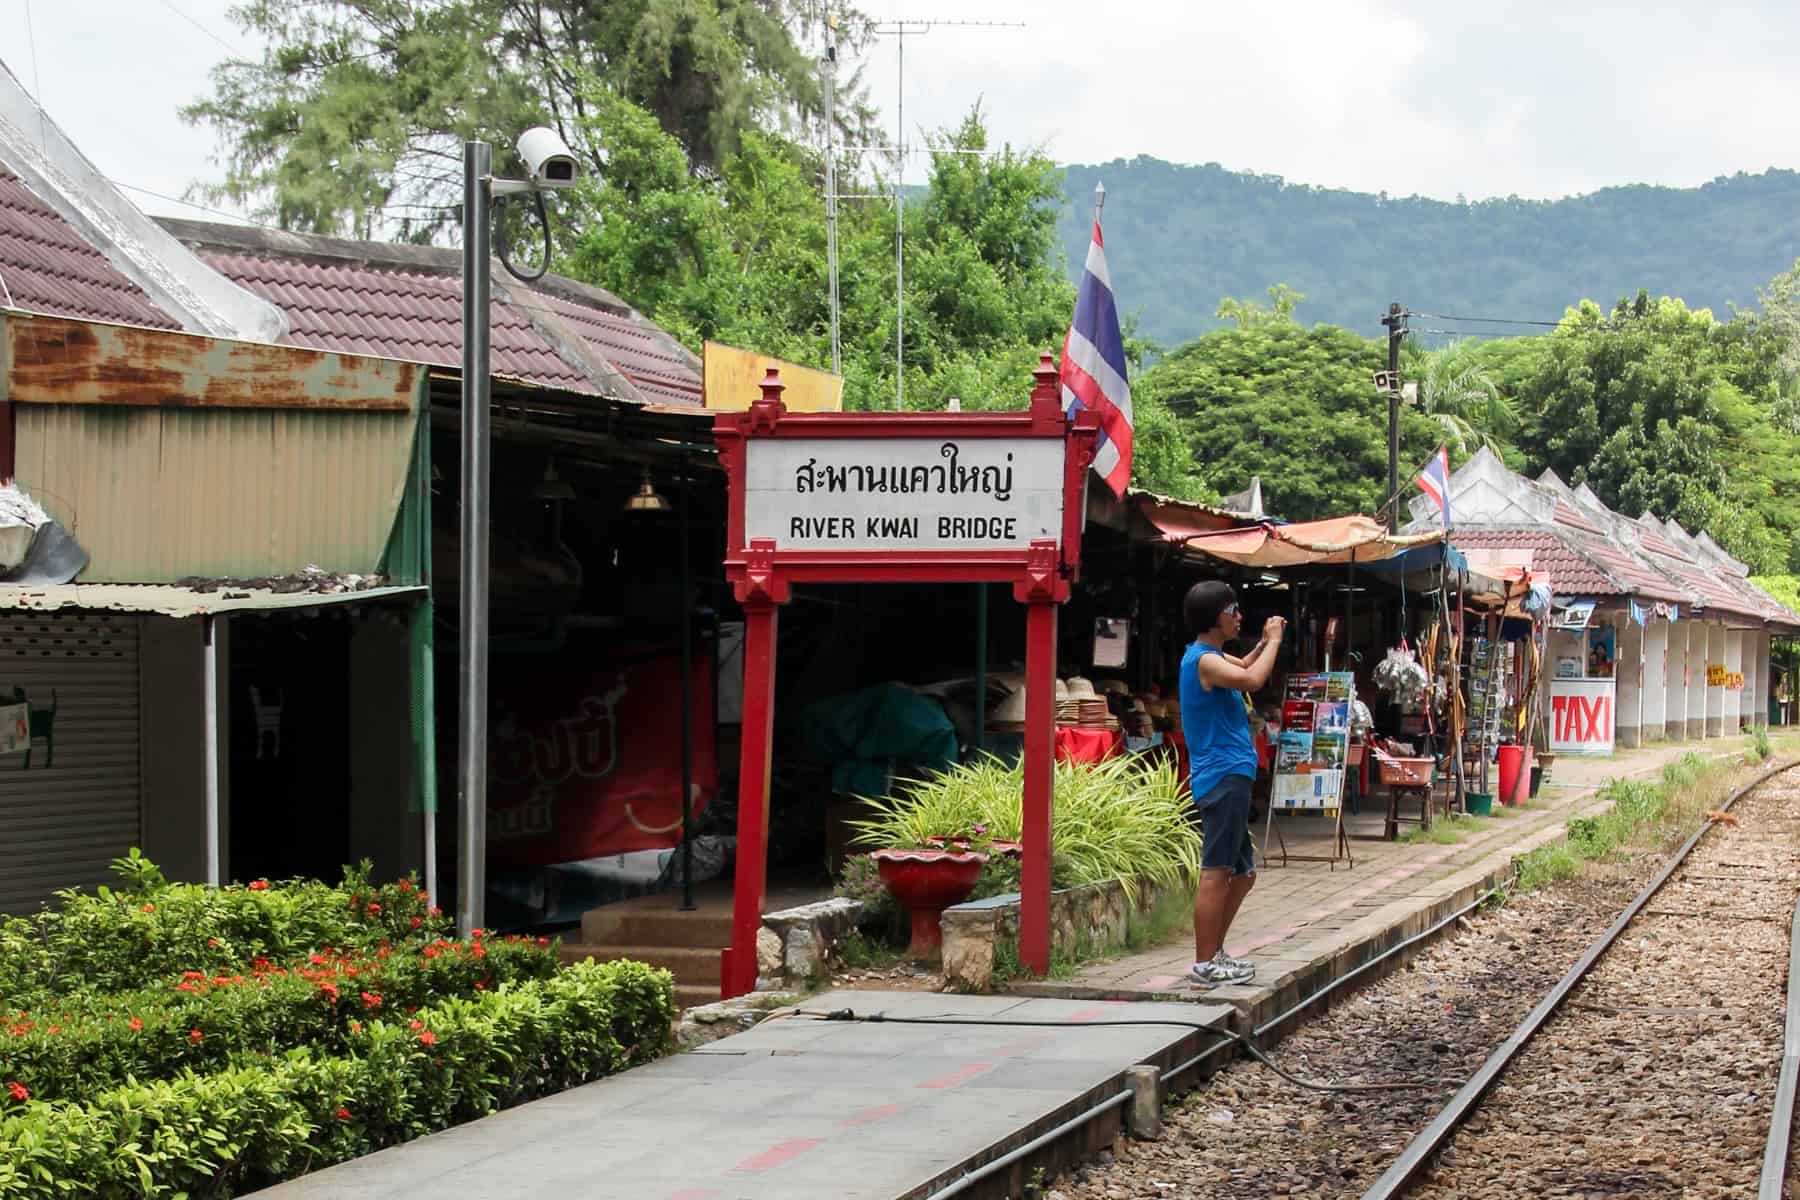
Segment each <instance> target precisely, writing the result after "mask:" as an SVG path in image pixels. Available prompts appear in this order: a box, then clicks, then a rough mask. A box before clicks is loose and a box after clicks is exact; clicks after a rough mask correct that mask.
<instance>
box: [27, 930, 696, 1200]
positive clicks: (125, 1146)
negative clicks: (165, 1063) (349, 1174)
mask: <svg viewBox="0 0 1800 1200" xmlns="http://www.w3.org/2000/svg"><path fill="white" fill-rule="evenodd" d="M674 1017H675V1002H674V987H673V982H672V980H671V979H670V977H669V975H668V973H667V972H665V971H659V970H653V969H651V968H649V967H646V966H644V965H642V964H640V963H630V962H615V963H605V964H599V965H596V964H594V963H591V962H590V963H586V964H583V965H581V966H579V967H574V968H570V969H569V970H566V971H563V972H560V973H558V974H557V975H555V976H553V977H551V978H549V979H541V980H529V981H524V982H520V983H516V984H507V985H503V986H501V987H500V988H498V989H497V990H494V991H489V992H483V993H480V994H478V995H476V996H474V997H472V998H453V999H449V1000H446V1001H443V1002H442V1003H439V1004H437V1005H433V1006H430V1007H428V1008H422V1009H420V1010H419V1011H418V1013H417V1014H416V1015H414V1016H413V1017H411V1018H410V1019H408V1018H404V1017H401V1018H397V1019H375V1020H371V1021H369V1022H367V1023H364V1024H361V1025H360V1027H359V1028H357V1029H356V1030H354V1031H353V1032H352V1033H351V1035H350V1041H349V1044H348V1047H347V1052H346V1053H345V1054H342V1055H332V1054H327V1053H324V1052H322V1051H320V1050H318V1049H315V1048H312V1047H300V1048H297V1049H293V1050H289V1051H287V1052H285V1053H283V1054H279V1055H276V1054H270V1055H256V1054H246V1055H242V1056H239V1057H238V1058H236V1059H234V1061H233V1063H232V1064H231V1065H230V1066H228V1067H226V1068H224V1069H221V1070H217V1071H212V1072H210V1073H206V1074H199V1073H193V1072H188V1073H184V1074H181V1075H179V1076H177V1077H175V1078H173V1079H168V1080H158V1081H152V1082H148V1083H137V1082H130V1083H126V1084H122V1085H120V1086H118V1087H114V1088H111V1089H108V1090H106V1091H103V1092H100V1093H98V1094H96V1095H94V1096H93V1097H91V1098H90V1099H89V1100H87V1101H86V1102H85V1103H79V1104H77V1103H46V1102H44V1101H41V1100H38V1099H35V1098H28V1099H24V1100H18V1099H16V1095H17V1093H16V1092H14V1093H13V1095H14V1097H15V1098H14V1099H12V1100H8V1099H7V1098H6V1095H5V1094H4V1093H0V1104H3V1105H5V1110H6V1113H5V1115H4V1116H3V1117H0V1198H5V1200H11V1198H13V1197H20V1198H37V1197H46V1198H47V1197H66V1196H70V1195H84V1196H100V1197H111V1196H177V1195H183V1194H185V1195H188V1196H194V1197H223V1196H231V1195H235V1194H237V1193H239V1192H244V1191H249V1190H252V1189H255V1188H258V1187H263V1186H267V1185H269V1184H273V1183H276V1182H279V1181H281V1180H283V1179H287V1178H291V1177H293V1176H295V1175H299V1174H301V1173H303V1172H306V1171H309V1170H313V1169H316V1168H318V1167H322V1166H325V1165H328V1164H330V1163H334V1162H341V1161H344V1160H345V1159H349V1158H354V1157H356V1156H358V1155H361V1154H367V1153H369V1152H371V1151H373V1150H377V1149H380V1148H382V1147H383V1146H388V1145H393V1144H396V1143H398V1142H403V1141H406V1140H408V1139H409V1138H412V1137H415V1136H418V1135H420V1134H422V1133H426V1132H430V1131H433V1130H437V1129H441V1128H443V1127H445V1126H447V1125H450V1124H454V1123H457V1122H460V1121H465V1120H470V1119H473V1118H475V1117H479V1116H482V1115H484V1114H486V1113H489V1112H493V1111H495V1110H496V1109H499V1108H502V1107H505V1106H507V1105H511V1104H516V1103H519V1102H522V1101H525V1100H529V1099H533V1098H535V1097H537V1096H542V1095H547V1094H549V1093H551V1092H555V1091H560V1090H562V1089H565V1088H568V1087H572V1086H575V1085H576V1084H580V1083H584V1082H587V1081H589V1080H592V1079H597V1078H600V1077H601V1076H604V1075H608V1074H611V1073H613V1072H616V1071H619V1070H622V1069H624V1068H626V1067H630V1066H634V1065H636V1064H638V1063H642V1062H648V1061H650V1060H652V1059H654V1058H656V1057H658V1056H660V1055H662V1054H664V1053H666V1052H667V1051H668V1050H669V1048H670V1040H671V1036H672V1030H671V1024H672V1022H673V1020H674ZM21 1090H22V1089H21Z"/></svg>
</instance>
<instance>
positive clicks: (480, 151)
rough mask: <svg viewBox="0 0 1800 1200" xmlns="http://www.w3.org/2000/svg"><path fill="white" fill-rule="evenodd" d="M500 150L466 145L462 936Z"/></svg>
mask: <svg viewBox="0 0 1800 1200" xmlns="http://www.w3.org/2000/svg"><path fill="white" fill-rule="evenodd" d="M491 161H492V152H491V151H490V149H489V147H488V144H487V143H486V142H465V143H464V144H463V262H462V267H463V297H462V300H463V311H462V318H463V346H462V463H461V468H462V475H461V481H462V482H461V499H462V514H461V516H462V543H461V545H462V557H461V560H460V562H459V563H458V565H457V573H458V579H457V593H458V595H457V613H456V622H457V629H456V636H457V642H458V646H457V665H458V668H459V669H458V671H457V681H456V682H457V693H458V694H457V746H456V753H457V764H456V784H457V805H456V818H457V826H458V829H457V838H456V929H457V932H458V933H459V934H461V935H462V936H463V937H468V936H469V932H470V930H473V929H479V928H481V926H482V924H483V923H484V920H485V917H484V915H483V905H484V901H485V900H486V892H487V751H488V562H489V558H488V554H489V542H488V512H489V495H488V486H489V483H490V480H491V473H492V467H491V464H490V459H489V434H488V430H489V426H490V422H491V418H492V407H491V405H490V402H489V397H490V395H491V392H490V388H491V385H492V380H491V378H490V377H489V375H488V353H489V351H488V334H489V330H488V297H489V294H490V292H489V279H488V276H489V271H490V269H491V268H490V265H489V262H488V253H489V246H490V244H491V242H490V238H491V236H492V212H493V192H492V191H491V190H490V185H489V182H488V180H489V176H490V175H491V173H492V169H491V167H490V165H489V164H490V163H491Z"/></svg>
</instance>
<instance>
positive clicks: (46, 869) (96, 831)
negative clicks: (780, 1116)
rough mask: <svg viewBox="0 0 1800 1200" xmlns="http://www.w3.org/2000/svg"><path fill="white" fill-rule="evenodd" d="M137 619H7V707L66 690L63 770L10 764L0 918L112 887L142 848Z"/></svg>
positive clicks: (37, 762)
mask: <svg viewBox="0 0 1800 1200" xmlns="http://www.w3.org/2000/svg"><path fill="white" fill-rule="evenodd" d="M138 623H139V618H138V617H137V616H135V615H130V614H119V613H93V614H85V615H79V616H68V615H61V614H55V615H52V614H40V613H18V612H15V613H7V614H4V615H0V702H5V703H10V702H11V697H12V690H13V689H14V688H15V687H22V688H24V689H25V690H26V692H27V693H28V695H29V696H30V699H31V704H32V707H34V708H41V707H48V706H49V704H50V694H51V692H52V691H54V692H55V693H56V705H57V712H56V719H55V722H54V724H55V739H56V755H55V760H54V764H53V765H52V766H50V767H48V768H46V767H45V765H44V764H45V759H46V750H45V747H44V746H43V744H42V743H35V744H34V745H33V748H32V753H31V769H30V770H26V769H25V768H24V762H25V756H24V755H23V754H11V755H7V756H5V757H0V913H10V914H22V913H29V912H34V911H36V910H37V908H38V905H39V904H40V903H42V902H43V901H45V900H48V899H50V897H51V893H52V892H54V891H56V890H57V889H58V888H65V887H92V886H93V885H94V884H97V883H105V882H108V881H109V880H110V878H111V872H110V871H108V870H107V864H108V863H110V862H111V861H112V860H113V859H115V858H118V857H120V856H121V855H123V854H125V852H126V851H127V850H129V849H130V848H131V847H132V846H134V845H137V844H138V821H139V810H138V793H139V788H138V779H139V769H138Z"/></svg>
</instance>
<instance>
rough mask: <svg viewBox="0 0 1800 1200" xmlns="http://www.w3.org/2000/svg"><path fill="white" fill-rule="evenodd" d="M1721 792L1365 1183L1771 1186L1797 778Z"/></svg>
mask: <svg viewBox="0 0 1800 1200" xmlns="http://www.w3.org/2000/svg"><path fill="white" fill-rule="evenodd" d="M1792 766H1793V764H1790V766H1789V767H1788V768H1781V769H1779V770H1777V771H1773V772H1770V773H1768V774H1766V775H1764V776H1763V777H1762V778H1761V779H1759V780H1757V781H1754V782H1752V783H1751V784H1749V785H1747V786H1745V787H1744V788H1742V789H1741V790H1739V791H1738V792H1736V793H1734V794H1733V795H1732V796H1731V797H1730V798H1729V799H1728V800H1727V801H1726V802H1725V804H1724V805H1723V806H1722V811H1721V813H1720V815H1718V816H1716V817H1712V818H1709V819H1708V820H1707V821H1706V823H1705V824H1704V825H1703V826H1702V827H1701V828H1700V829H1699V830H1698V831H1696V832H1695V834H1694V835H1693V837H1691V838H1690V839H1689V840H1688V841H1687V843H1686V844H1684V845H1683V846H1682V847H1681V849H1680V850H1678V851H1677V852H1676V853H1675V854H1674V855H1672V856H1671V858H1670V860H1669V861H1668V863H1667V865H1665V866H1664V868H1663V869H1662V870H1661V871H1660V872H1658V873H1657V875H1656V876H1655V877H1654V878H1653V879H1652V880H1651V881H1650V882H1649V883H1648V884H1647V885H1645V887H1644V888H1643V889H1642V890H1641V891H1640V892H1639V893H1638V894H1637V895H1636V896H1635V897H1634V898H1633V899H1632V901H1631V902H1630V903H1629V904H1628V905H1626V907H1625V908H1624V910H1623V911H1622V912H1620V913H1619V915H1618V917H1617V919H1615V920H1614V921H1613V923H1612V925H1611V926H1610V927H1609V928H1608V929H1607V930H1606V932H1605V933H1604V934H1603V935H1602V936H1601V937H1600V938H1599V939H1597V940H1596V941H1595V942H1594V943H1593V944H1592V945H1591V946H1590V947H1589V948H1588V949H1587V951H1586V952H1585V953H1584V954H1583V955H1582V956H1581V957H1580V959H1578V960H1577V961H1576V963H1575V964H1574V966H1572V967H1571V968H1570V969H1569V970H1568V971H1567V972H1566V973H1565V974H1564V975H1563V976H1562V978H1561V979H1559V980H1558V981H1557V982H1556V984H1555V986H1554V987H1552V988H1551V989H1550V990H1549V992H1548V993H1547V994H1546V995H1545V996H1544V997H1543V999H1542V1000H1540V1001H1539V1002H1538V1004H1537V1005H1536V1006H1535V1007H1534V1008H1533V1009H1532V1010H1531V1012H1530V1013H1529V1014H1527V1016H1526V1018H1525V1019H1524V1021H1522V1022H1521V1023H1520V1024H1519V1026H1518V1028H1516V1029H1515V1030H1514V1031H1513V1033H1512V1034H1511V1035H1510V1036H1509V1037H1508V1038H1507V1039H1506V1040H1505V1041H1504V1042H1502V1043H1501V1045H1500V1046H1499V1048H1498V1049H1496V1050H1495V1051H1494V1052H1493V1053H1492V1054H1491V1055H1490V1056H1489V1057H1488V1059H1487V1060H1486V1061H1485V1062H1483V1063H1482V1065H1481V1067H1480V1068H1479V1069H1478V1070H1477V1071H1476V1072H1475V1073H1474V1074H1473V1075H1472V1076H1471V1077H1470V1079H1469V1080H1468V1082H1467V1083H1465V1084H1464V1085H1463V1087H1462V1088H1461V1089H1460V1090H1459V1091H1458V1092H1457V1093H1456V1094H1455V1095H1454V1096H1453V1097H1451V1099H1450V1101H1449V1103H1447V1104H1446V1105H1445V1106H1444V1107H1443V1109H1442V1110H1440V1111H1439V1112H1438V1114H1437V1115H1436V1116H1435V1117H1433V1118H1432V1120H1431V1122H1430V1123H1429V1124H1428V1125H1427V1126H1426V1127H1425V1128H1424V1129H1423V1130H1421V1131H1420V1132H1419V1133H1418V1135H1417V1136H1416V1137H1414V1138H1413V1139H1412V1141H1411V1142H1410V1143H1408V1144H1407V1146H1406V1147H1405V1149H1404V1150H1402V1151H1401V1153H1400V1155H1399V1156H1398V1157H1397V1158H1396V1159H1395V1160H1394V1162H1393V1163H1392V1165H1390V1166H1389V1167H1388V1169H1387V1170H1386V1171H1385V1172H1384V1173H1383V1174H1382V1175H1381V1177H1380V1178H1378V1179H1377V1180H1376V1181H1375V1183H1374V1184H1373V1185H1372V1186H1371V1187H1369V1188H1368V1189H1367V1190H1366V1191H1365V1192H1364V1193H1363V1197H1364V1200H1394V1198H1396V1197H1400V1196H1407V1197H1440V1196H1459V1197H1461V1196H1478V1195H1483V1194H1486V1193H1487V1192H1488V1191H1489V1190H1490V1189H1493V1190H1494V1191H1495V1193H1496V1194H1499V1191H1500V1189H1501V1188H1504V1189H1505V1191H1506V1192H1507V1193H1508V1194H1512V1195H1517V1194H1519V1193H1521V1192H1523V1193H1525V1194H1533V1195H1583V1196H1588V1195H1621V1196H1652V1195H1680V1196H1712V1195H1718V1196H1744V1195H1748V1194H1750V1188H1751V1187H1752V1186H1754V1187H1755V1188H1756V1190H1757V1194H1758V1196H1759V1200H1779V1198H1780V1197H1782V1196H1784V1195H1787V1194H1788V1190H1787V1181H1788V1173H1789V1163H1790V1158H1789V1146H1790V1142H1791V1139H1792V1133H1793V1117H1794V1098H1795V1091H1796V1083H1797V1082H1800V1007H1796V1004H1797V1002H1800V992H1795V991H1792V990H1790V989H1789V988H1788V987H1787V986H1786V984H1787V981H1788V980H1789V979H1790V978H1791V977H1792V974H1793V972H1794V970H1795V969H1796V966H1795V964H1796V963H1800V924H1796V921H1797V919H1800V910H1797V908H1796V896H1800V811H1797V809H1800V781H1796V779H1795V777H1794V775H1792V774H1790V773H1787V772H1790V771H1791V769H1792Z"/></svg>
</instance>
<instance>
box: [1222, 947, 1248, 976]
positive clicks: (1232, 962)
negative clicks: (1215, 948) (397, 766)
mask: <svg viewBox="0 0 1800 1200" xmlns="http://www.w3.org/2000/svg"><path fill="white" fill-rule="evenodd" d="M1213 961H1214V962H1216V963H1218V964H1219V965H1220V966H1222V967H1235V968H1237V969H1238V970H1240V971H1248V972H1250V975H1251V977H1252V978H1254V977H1255V976H1256V964H1255V963H1253V962H1251V961H1250V960H1249V959H1247V958H1239V957H1238V956H1237V955H1235V954H1227V953H1225V951H1223V950H1220V951H1219V952H1218V953H1217V954H1215V955H1213Z"/></svg>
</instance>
